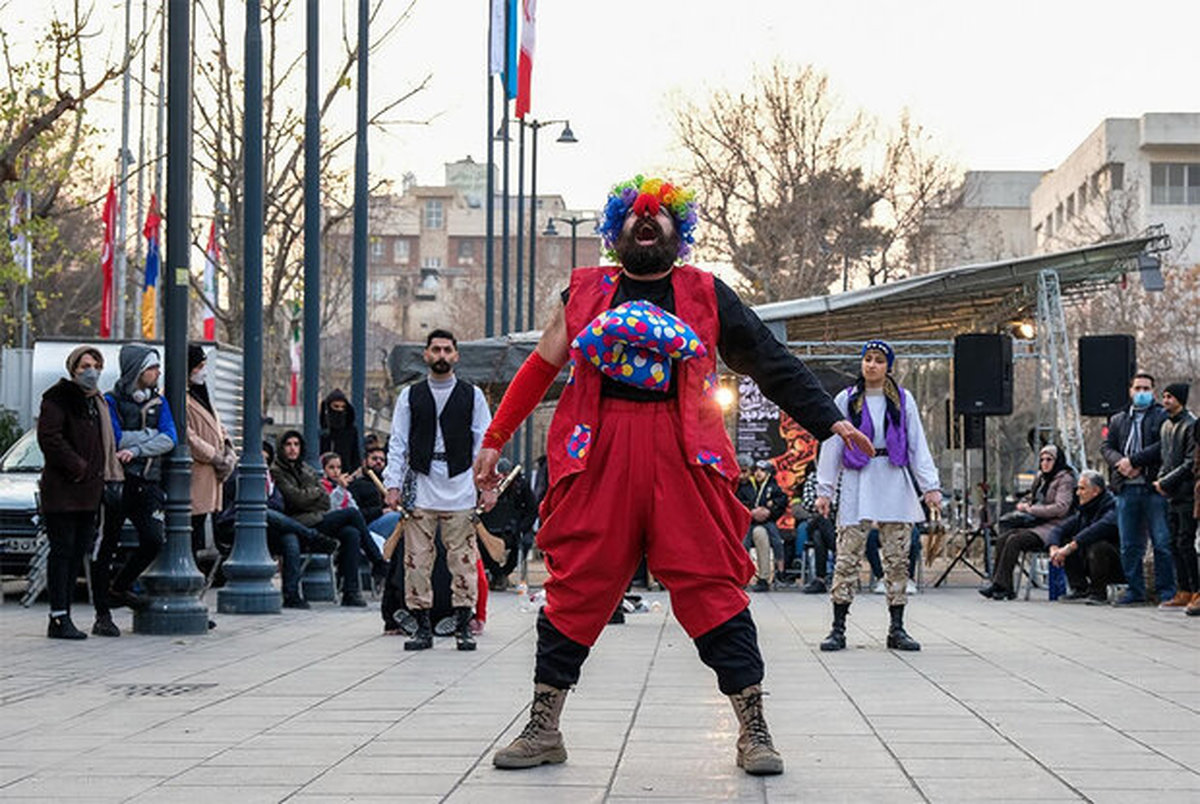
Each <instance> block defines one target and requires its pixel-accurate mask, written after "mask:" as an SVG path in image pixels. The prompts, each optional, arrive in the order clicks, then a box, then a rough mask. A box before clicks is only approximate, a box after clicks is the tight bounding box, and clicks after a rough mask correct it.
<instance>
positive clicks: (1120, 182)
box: [1108, 162, 1125, 190]
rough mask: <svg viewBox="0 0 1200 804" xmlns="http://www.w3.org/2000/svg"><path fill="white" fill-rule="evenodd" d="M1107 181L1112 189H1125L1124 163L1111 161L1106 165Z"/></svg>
mask: <svg viewBox="0 0 1200 804" xmlns="http://www.w3.org/2000/svg"><path fill="white" fill-rule="evenodd" d="M1108 183H1109V185H1110V186H1111V189H1113V190H1124V189H1125V163H1124V162H1113V163H1112V164H1111V165H1109V166H1108Z"/></svg>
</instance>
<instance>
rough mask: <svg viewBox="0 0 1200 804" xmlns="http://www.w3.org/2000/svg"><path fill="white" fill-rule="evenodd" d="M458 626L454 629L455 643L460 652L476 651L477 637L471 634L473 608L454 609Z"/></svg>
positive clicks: (460, 607)
mask: <svg viewBox="0 0 1200 804" xmlns="http://www.w3.org/2000/svg"><path fill="white" fill-rule="evenodd" d="M454 615H455V617H456V618H457V619H458V626H457V627H456V628H455V629H454V641H455V642H456V643H458V649H459V650H475V635H474V634H472V633H471V607H470V606H459V607H458V608H456V609H454Z"/></svg>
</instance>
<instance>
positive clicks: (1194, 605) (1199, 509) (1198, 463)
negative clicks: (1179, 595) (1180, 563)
mask: <svg viewBox="0 0 1200 804" xmlns="http://www.w3.org/2000/svg"><path fill="white" fill-rule="evenodd" d="M1193 440H1194V441H1195V442H1196V450H1195V456H1194V458H1193V459H1192V477H1194V478H1195V484H1194V486H1193V487H1192V496H1193V498H1194V500H1195V502H1194V503H1193V505H1192V518H1193V519H1195V520H1197V521H1198V522H1200V438H1195V431H1194V430H1193ZM1192 548H1193V549H1195V551H1196V552H1197V554H1200V524H1198V525H1197V526H1196V540H1195V541H1194V542H1192ZM1186 611H1187V613H1188V615H1189V616H1192V617H1200V596H1198V597H1194V598H1192V602H1191V603H1189V604H1188V607H1187V609H1186Z"/></svg>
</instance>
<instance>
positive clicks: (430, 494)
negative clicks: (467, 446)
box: [383, 376, 492, 511]
mask: <svg viewBox="0 0 1200 804" xmlns="http://www.w3.org/2000/svg"><path fill="white" fill-rule="evenodd" d="M457 382H458V380H457V379H455V378H454V377H453V376H452V377H451V378H450V379H448V380H441V381H439V380H435V379H433V378H432V377H431V378H429V390H430V392H432V393H433V404H434V408H435V410H436V411H437V415H438V416H441V414H442V410H443V409H444V408H445V407H446V401H447V400H448V399H449V398H450V392H451V391H453V390H454V386H455V384H456V383H457ZM411 388H412V386H411V385H410V386H409V387H408V388H405V389H404V390H403V391H401V392H400V396H399V397H398V398H397V399H396V409H395V411H394V412H393V413H392V437H391V439H390V440H389V442H388V462H387V468H386V469H384V470H383V485H384V486H386V487H387V488H389V489H398V488H402V487H403V485H404V475H405V473H406V472H407V471H408V433H409V428H410V425H411V423H412V417H411V413H412V411H411V409H410V407H409V401H408V398H409V391H410V389H411ZM474 390H475V405H474V411H473V413H472V416H471V435H472V436H473V438H472V442H471V457H472V458H474V457H475V456H476V455H478V454H479V445H480V444H481V443H483V434H484V433H485V432H487V429H488V425H490V424H491V423H492V412H491V411H490V410H488V404H487V399H485V398H484V396H483V391H481V390H479V388H475V389H474ZM433 451H434V452H445V451H446V441H445V439H444V438H442V426H441V423H440V422H439V423H438V425H437V428H436V429H435V431H434V436H433ZM415 474H416V477H417V499H416V502H415V505H416V507H417V508H426V509H429V510H431V511H466V510H467V509H470V508H474V507H475V476H474V474H473V473H472V472H471V470H470V469H469V468H468V469H467V470H466V471H463V472H459V473H458V474H457V475H455V476H454V477H451V476H450V472H449V469H448V467H447V466H446V462H445V461H444V460H434V461H433V462H431V463H430V465H429V474H427V475H423V474H421V473H420V472H416V473H415Z"/></svg>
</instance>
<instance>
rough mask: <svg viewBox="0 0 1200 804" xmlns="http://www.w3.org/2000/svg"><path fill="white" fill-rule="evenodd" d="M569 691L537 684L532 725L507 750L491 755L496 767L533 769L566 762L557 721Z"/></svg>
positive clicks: (505, 748) (531, 709) (531, 716)
mask: <svg viewBox="0 0 1200 804" xmlns="http://www.w3.org/2000/svg"><path fill="white" fill-rule="evenodd" d="M566 700H567V691H566V690H560V689H558V688H557V687H551V686H550V685H549V684H535V685H534V687H533V704H532V705H530V707H529V722H528V723H526V724H525V728H524V730H523V731H522V732H521V733H520V735H518V736H517V739H515V740H513V741H512V742H511V743H509V744H508V745H507V746H506V747H504V748H501V749H500V750H499V751H497V752H496V753H495V754H494V755H493V756H492V764H493V765H495V766H496V767H497V768H506V769H510V770H511V769H516V768H534V767H537V766H538V765H555V764H558V763H559V762H566V761H567V749H566V746H564V745H563V738H562V732H561V731H559V730H558V718H559V715H561V714H562V708H563V703H564V702H565V701H566Z"/></svg>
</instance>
